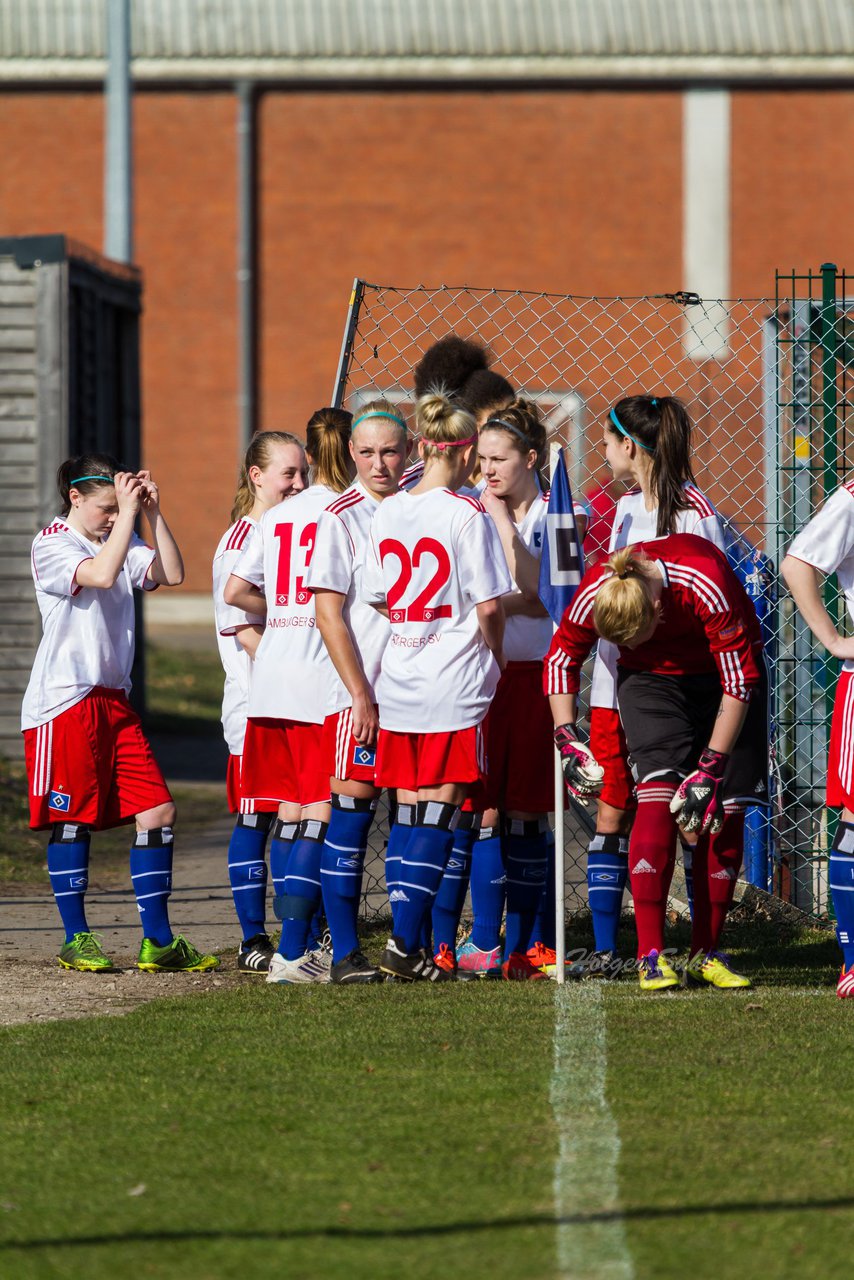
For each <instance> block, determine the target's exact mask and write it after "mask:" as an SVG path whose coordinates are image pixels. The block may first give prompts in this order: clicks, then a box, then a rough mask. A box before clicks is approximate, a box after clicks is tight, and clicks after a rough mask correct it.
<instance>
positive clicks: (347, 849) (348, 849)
mask: <svg viewBox="0 0 854 1280" xmlns="http://www.w3.org/2000/svg"><path fill="white" fill-rule="evenodd" d="M323 843H324V844H325V845H326V847H327V849H336V850H337V851H338V852H339V853H362V852H364V850H362V849H360V848H359V847H358V845H352V844H333V843H332V841H331V840H324V842H323Z"/></svg>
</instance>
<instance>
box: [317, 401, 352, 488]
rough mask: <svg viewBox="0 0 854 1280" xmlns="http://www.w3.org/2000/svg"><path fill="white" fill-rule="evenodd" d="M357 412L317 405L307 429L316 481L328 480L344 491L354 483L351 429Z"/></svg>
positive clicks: (333, 485)
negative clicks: (322, 407) (321, 407)
mask: <svg viewBox="0 0 854 1280" xmlns="http://www.w3.org/2000/svg"><path fill="white" fill-rule="evenodd" d="M352 429H353V415H352V413H348V411H347V410H346V409H317V410H316V411H315V412H314V413H313V414H312V415H311V417H310V418H309V420H308V426H307V427H306V429H305V447H306V450H307V451H308V453H309V454H310V455H311V465H312V483H314V484H325V485H326V486H327V487H328V488H330V489H333V490H334V491H335V493H343V492H344V490H345V489H349V487H350V485H351V484H352V483H353V475H354V468H353V462H352V459H351V457H350V448H349V445H350V432H351V431H352Z"/></svg>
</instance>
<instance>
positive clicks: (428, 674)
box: [362, 489, 513, 733]
mask: <svg viewBox="0 0 854 1280" xmlns="http://www.w3.org/2000/svg"><path fill="white" fill-rule="evenodd" d="M512 589H513V583H512V581H511V578H510V575H509V573H508V571H507V564H506V561H505V559H504V552H503V550H502V547H501V542H500V540H499V537H498V530H497V529H496V528H495V525H494V523H493V522H492V520H491V519H490V517H489V516H488V515H487V514H486V512H485V511H484V509H483V507H482V506H481V504H480V503H479V502H478V501H477V499H476V498H470V497H466V496H465V495H462V494H458V493H452V492H451V490H449V489H429V490H427V492H426V493H418V494H413V493H409V492H402V493H398V494H395V495H394V496H393V497H391V498H386V499H385V501H384V502H382V503H381V504H380V507H379V510H378V511H377V513H376V515H375V516H374V521H373V524H372V526H371V533H370V538H369V544H368V551H367V553H366V557H365V568H364V573H363V577H362V592H363V596H364V599H365V600H367V601H369V602H376V603H378V604H387V606H388V610H389V620H390V623H391V636H390V639H389V642H388V644H387V645H386V649H385V652H384V654H383V660H382V670H381V672H380V677H379V680H378V681H377V695H378V702H379V708H380V725H381V726H382V727H383V728H384V729H391V730H393V731H395V732H397V733H447V732H451V731H453V730H455V729H467V728H470V727H471V726H472V725H476V724H480V722H481V720H482V719H483V717H484V716H485V715H486V712H487V710H488V709H489V704H490V702H491V700H492V695H493V693H494V692H495V686H496V685H497V683H498V677H499V674H500V673H499V670H498V663H497V662H496V661H495V658H494V657H493V655H492V653H491V651H490V650H489V648H488V647H487V645H486V642H485V641H484V639H483V635H482V634H481V630H480V627H479V625H478V621H477V610H476V607H475V606H476V605H478V604H481V603H483V602H485V601H487V600H494V599H496V598H497V597H498V596H503V595H506V594H507V593H508V592H509V591H512Z"/></svg>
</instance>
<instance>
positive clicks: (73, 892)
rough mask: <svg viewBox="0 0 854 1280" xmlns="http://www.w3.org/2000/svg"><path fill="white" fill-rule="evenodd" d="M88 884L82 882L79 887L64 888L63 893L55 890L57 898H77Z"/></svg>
mask: <svg viewBox="0 0 854 1280" xmlns="http://www.w3.org/2000/svg"><path fill="white" fill-rule="evenodd" d="M88 888H89V886H88V884H81V886H80V888H79V889H63V890H62V892H61V893H56V892H55V891H54V895H53V896H54V897H55V898H76V897H79V896H80V894H81V893H82V892H83V890H84V889H88Z"/></svg>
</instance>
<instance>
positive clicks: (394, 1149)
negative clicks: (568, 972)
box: [0, 923, 854, 1280]
mask: <svg viewBox="0 0 854 1280" xmlns="http://www.w3.org/2000/svg"><path fill="white" fill-rule="evenodd" d="M730 946H731V947H732V949H733V952H734V954H737V955H738V958H739V962H740V963H741V964H742V965H743V967H745V968H747V969H749V970H750V971H751V972H752V973H753V974H754V975H755V977H756V980H757V982H756V987H755V988H754V989H753V990H752V991H749V992H744V993H736V994H732V995H724V994H721V993H718V992H713V991H707V990H703V991H698V992H681V991H679V992H675V993H670V994H667V995H664V996H658V997H656V996H645V995H644V996H642V995H641V994H640V992H639V991H638V989H637V987H636V986H635V984H634V982H632V981H623V982H619V983H612V984H607V986H602V987H600V988H598V990H597V991H596V992H594V993H593V994H592V997H591V992H590V984H585V986H583V987H581V988H579V987H572V986H570V987H567V988H565V989H564V991H563V992H562V993H561V992H560V991H559V989H558V988H556V986H555V985H554V984H552V983H537V984H524V985H523V984H519V985H516V984H506V983H505V984H501V983H495V984H491V983H490V984H479V985H477V986H474V985H471V984H463V983H459V984H456V985H453V986H447V987H439V988H428V989H423V988H420V987H417V988H410V987H401V986H384V987H379V988H361V989H346V988H345V989H340V988H328V987H327V988H318V987H315V988H305V989H293V988H269V987H266V986H265V985H264V984H263V983H257V982H256V981H254V980H247V983H246V985H245V986H244V987H241V988H239V989H237V990H233V989H232V990H228V991H222V992H214V991H211V992H210V993H209V994H206V995H203V996H201V997H199V996H195V997H185V998H178V999H172V1000H168V1001H164V1002H163V1003H160V1004H154V1005H148V1006H146V1007H143V1008H140V1009H138V1010H137V1011H135V1012H134V1013H132V1014H130V1015H128V1016H127V1017H124V1018H97V1019H92V1020H89V1021H85V1022H69V1023H54V1024H51V1025H47V1026H38V1027H26V1028H23V1027H18V1028H11V1029H8V1030H6V1031H5V1032H3V1033H2V1034H1V1035H0V1060H2V1073H3V1083H4V1089H3V1101H2V1104H0V1149H2V1151H3V1160H2V1173H0V1232H2V1241H0V1275H3V1276H7V1275H8V1276H10V1277H12V1276H14V1277H16V1278H17V1277H48V1276H50V1277H53V1276H58V1277H74V1278H75V1280H76V1278H77V1277H79V1276H84V1275H85V1276H87V1277H91V1278H92V1280H99V1278H100V1277H105V1278H106V1277H115V1276H116V1275H121V1274H123V1273H128V1274H133V1275H134V1276H156V1277H173V1276H180V1275H184V1276H192V1277H194V1278H199V1280H208V1278H210V1280H220V1277H223V1278H224V1277H243V1276H251V1275H256V1276H263V1277H266V1276H275V1277H306V1280H314V1277H317V1276H319V1275H324V1276H329V1277H339V1276H340V1277H362V1276H364V1277H366V1278H368V1277H370V1278H374V1277H385V1276H389V1277H393V1276H394V1277H397V1276H402V1277H404V1276H405V1277H407V1278H409V1277H425V1278H428V1277H429V1278H432V1277H437V1276H444V1275H446V1274H448V1273H453V1274H454V1275H465V1276H470V1277H505V1276H506V1277H517V1276H520V1275H521V1276H543V1277H549V1276H558V1275H571V1276H572V1277H573V1280H577V1277H590V1280H599V1278H600V1277H612V1276H621V1277H622V1276H637V1277H649V1278H650V1280H653V1278H654V1280H661V1278H669V1277H673V1278H674V1280H677V1278H679V1280H681V1278H682V1277H685V1276H692V1277H706V1276H708V1277H715V1280H725V1278H727V1277H733V1280H735V1278H736V1277H739V1278H741V1277H752V1276H755V1275H763V1276H766V1275H767V1276H773V1277H778V1276H781V1277H787V1276H792V1277H795V1276H798V1277H804V1276H808V1277H812V1276H815V1277H824V1276H829V1275H834V1274H843V1273H844V1270H845V1267H846V1265H847V1262H848V1259H849V1255H850V1243H849V1242H850V1238H851V1233H852V1230H854V1155H852V1152H851V1148H850V1143H849V1142H848V1130H849V1128H850V1127H851V1125H852V1124H854V1090H852V1087H851V1084H850V1083H849V1081H850V1077H849V1073H848V1070H847V1068H848V1065H849V1062H851V1060H852V1058H854V1039H852V1034H851V1031H852V1029H851V1018H850V1015H852V1014H854V1011H852V1010H851V1009H849V1008H848V1006H847V1005H845V1004H842V1003H841V1002H839V1001H837V1000H836V998H835V995H834V989H833V981H834V968H835V965H836V954H835V944H834V941H833V939H832V937H831V936H830V935H828V934H827V933H819V932H817V931H812V930H807V931H803V930H800V931H796V930H793V929H789V928H786V929H782V930H781V928H780V927H777V926H771V925H767V924H755V923H754V924H745V925H740V926H737V927H736V928H734V929H733V930H731V937H730ZM591 1018H592V1019H593V1021H591ZM573 1019H574V1021H573ZM579 1019H580V1021H579ZM585 1019H586V1021H585ZM560 1026H563V1028H564V1030H563V1032H561V1033H560V1034H562V1035H563V1036H564V1039H565V1041H566V1043H565V1045H564V1057H563V1058H562V1059H560V1060H559V1061H560V1063H561V1066H560V1070H559V1072H558V1074H557V1077H556V1076H555V1053H556V1037H557V1035H558V1033H557V1032H556V1027H560ZM567 1027H568V1028H569V1029H570V1031H572V1029H573V1028H574V1029H575V1031H576V1033H577V1034H575V1036H574V1037H572V1036H570V1038H569V1039H568V1040H566V1032H567ZM567 1055H568V1056H567ZM556 1085H557V1086H559V1087H556ZM597 1088H598V1090H599V1093H600V1094H602V1091H603V1090H604V1096H603V1098H602V1101H601V1106H600V1105H599V1104H597V1103H596V1102H595V1099H594V1094H595V1093H596V1089H597ZM606 1113H607V1120H608V1123H609V1124H610V1125H612V1126H613V1128H614V1130H615V1132H616V1134H617V1135H618V1139H619V1143H618V1147H615V1146H614V1144H613V1143H612V1144H611V1148H608V1147H607V1144H604V1145H603V1143H604V1138H603V1134H604V1133H605V1130H604V1129H603V1127H602V1124H603V1117H605V1116H606ZM567 1150H568V1151H569V1155H570V1157H572V1158H567ZM609 1150H610V1152H611V1156H613V1157H614V1161H615V1163H614V1169H615V1177H614V1186H613V1188H612V1190H611V1192H608V1190H607V1188H603V1187H600V1182H601V1181H602V1175H603V1171H604V1170H605V1168H606V1165H607V1160H608V1159H609V1158H610V1156H609V1154H608V1152H609ZM573 1153H574V1154H573ZM558 1213H560V1215H561V1216H560V1218H557V1217H556V1214H558ZM615 1233H616V1234H615ZM615 1240H617V1245H618V1246H619V1256H618V1257H616V1258H615V1256H614V1247H615V1244H614V1241H615ZM567 1259H569V1260H570V1262H569V1263H567Z"/></svg>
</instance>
